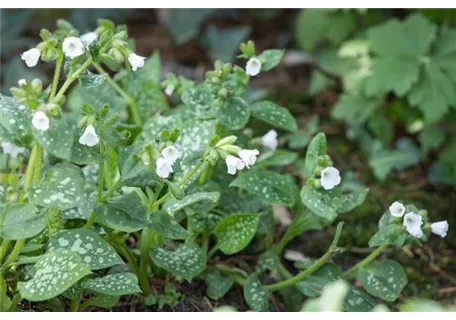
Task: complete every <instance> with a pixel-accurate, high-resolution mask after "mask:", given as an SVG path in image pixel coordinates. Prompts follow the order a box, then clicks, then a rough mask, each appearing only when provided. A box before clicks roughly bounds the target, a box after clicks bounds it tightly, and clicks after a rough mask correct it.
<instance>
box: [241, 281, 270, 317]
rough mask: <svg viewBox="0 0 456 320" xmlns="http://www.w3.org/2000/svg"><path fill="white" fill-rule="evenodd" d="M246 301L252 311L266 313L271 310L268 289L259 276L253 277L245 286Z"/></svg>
mask: <svg viewBox="0 0 456 320" xmlns="http://www.w3.org/2000/svg"><path fill="white" fill-rule="evenodd" d="M244 299H245V302H247V304H248V306H249V307H250V309H252V310H253V311H256V312H265V311H268V309H269V297H268V289H266V288H265V287H263V285H262V284H261V282H260V280H259V279H258V275H256V274H254V275H251V276H250V277H249V278H248V279H247V282H246V283H245V285H244Z"/></svg>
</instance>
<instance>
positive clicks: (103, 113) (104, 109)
mask: <svg viewBox="0 0 456 320" xmlns="http://www.w3.org/2000/svg"><path fill="white" fill-rule="evenodd" d="M108 112H109V106H108V105H107V104H105V105H104V106H103V107H102V108H101V111H100V116H101V118H104V117H106V116H107V115H108Z"/></svg>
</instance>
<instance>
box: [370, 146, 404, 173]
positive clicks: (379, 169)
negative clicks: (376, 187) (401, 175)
mask: <svg viewBox="0 0 456 320" xmlns="http://www.w3.org/2000/svg"><path fill="white" fill-rule="evenodd" d="M409 161H410V154H409V153H408V152H405V151H401V150H390V149H387V148H385V147H383V146H379V147H376V146H375V145H374V146H372V151H371V153H370V155H369V165H370V166H371V167H372V169H373V170H374V175H375V177H376V178H377V179H380V180H384V179H385V178H386V176H387V175H388V173H389V172H390V171H391V169H393V168H394V167H396V166H400V165H406V164H409Z"/></svg>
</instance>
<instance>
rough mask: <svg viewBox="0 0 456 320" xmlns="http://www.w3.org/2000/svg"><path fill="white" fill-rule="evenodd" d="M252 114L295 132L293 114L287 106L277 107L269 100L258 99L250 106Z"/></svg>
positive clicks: (295, 126) (296, 127)
mask: <svg viewBox="0 0 456 320" xmlns="http://www.w3.org/2000/svg"><path fill="white" fill-rule="evenodd" d="M250 111H251V112H252V116H254V117H255V118H258V119H260V120H263V121H265V122H267V123H269V124H272V125H273V126H275V127H276V128H280V129H284V130H287V131H291V132H295V131H296V130H298V125H297V123H296V120H295V118H294V117H293V115H292V114H291V113H290V111H288V109H287V108H284V107H279V106H278V105H276V104H275V103H274V102H271V101H259V102H255V103H254V104H252V105H251V106H250Z"/></svg>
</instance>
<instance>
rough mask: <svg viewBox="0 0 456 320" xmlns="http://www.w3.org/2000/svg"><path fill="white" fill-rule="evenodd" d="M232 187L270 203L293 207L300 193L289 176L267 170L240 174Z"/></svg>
mask: <svg viewBox="0 0 456 320" xmlns="http://www.w3.org/2000/svg"><path fill="white" fill-rule="evenodd" d="M230 187H238V188H240V189H243V190H245V191H247V192H248V193H250V194H252V195H254V196H256V197H258V198H259V199H261V200H263V201H265V202H267V203H269V204H283V205H284V206H286V207H293V206H294V204H295V202H296V198H297V197H296V195H297V193H298V191H297V189H296V186H295V184H294V183H293V180H292V179H291V177H289V176H284V175H281V174H280V173H277V172H273V171H267V170H250V171H247V172H245V173H243V174H242V175H239V176H238V177H237V178H236V179H235V180H234V181H233V182H231V184H230Z"/></svg>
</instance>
